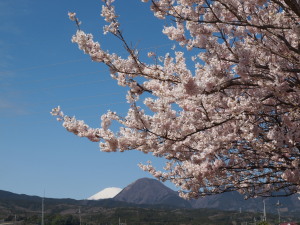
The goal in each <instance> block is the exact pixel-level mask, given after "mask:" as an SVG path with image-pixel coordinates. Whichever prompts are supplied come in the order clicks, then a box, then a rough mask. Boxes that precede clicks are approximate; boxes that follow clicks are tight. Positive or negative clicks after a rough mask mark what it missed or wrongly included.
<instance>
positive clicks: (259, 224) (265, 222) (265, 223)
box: [257, 221, 269, 225]
mask: <svg viewBox="0 0 300 225" xmlns="http://www.w3.org/2000/svg"><path fill="white" fill-rule="evenodd" d="M257 225H269V223H268V222H267V221H260V222H258V223H257Z"/></svg>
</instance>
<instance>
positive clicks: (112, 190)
mask: <svg viewBox="0 0 300 225" xmlns="http://www.w3.org/2000/svg"><path fill="white" fill-rule="evenodd" d="M121 191H122V189H121V188H117V187H109V188H105V189H103V190H102V191H100V192H98V193H97V194H94V195H93V196H91V197H89V198H88V200H100V199H108V198H113V197H115V196H116V195H117V194H119V193H120V192H121Z"/></svg>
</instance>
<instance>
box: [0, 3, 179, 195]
mask: <svg viewBox="0 0 300 225" xmlns="http://www.w3.org/2000/svg"><path fill="white" fill-rule="evenodd" d="M101 4H102V2H101V1H100V0H89V1H82V0H63V1H62V0H51V1H46V0H41V1H31V0H1V1H0V20H1V23H0V159H1V163H0V180H1V181H0V190H6V191H11V192H15V193H23V194H29V195H38V196H42V195H43V193H44V190H45V195H46V197H55V198H65V197H69V198H75V199H84V198H87V197H89V196H91V195H93V194H95V193H96V192H98V191H100V190H101V189H104V188H106V187H111V186H115V187H121V188H123V187H125V186H126V185H128V184H130V183H131V182H133V181H135V180H136V179H138V178H141V177H146V176H148V177H149V175H148V174H147V173H146V172H143V171H141V170H140V169H139V167H138V166H137V164H138V163H139V162H143V163H146V161H147V160H149V159H150V160H153V157H151V155H145V154H143V153H140V152H136V151H134V152H133V151H132V152H125V153H104V152H100V151H99V147H98V143H91V142H89V141H88V140H86V139H82V138H78V137H76V136H75V135H73V134H71V133H69V132H67V131H66V130H65V129H64V128H63V127H62V126H61V124H60V123H58V122H57V121H56V120H55V118H54V117H52V116H51V115H50V113H49V112H50V111H51V109H52V108H54V107H56V106H57V105H60V106H61V107H62V109H63V111H64V112H65V113H66V114H68V115H76V117H77V118H78V119H83V120H85V121H86V122H87V123H88V124H89V125H90V126H91V127H97V126H99V124H100V119H99V118H100V116H101V115H102V114H103V113H105V112H106V111H107V110H108V109H110V110H112V111H117V112H119V113H120V114H125V113H126V109H127V108H128V105H127V103H126V99H125V93H126V90H125V89H124V88H122V87H119V86H117V84H116V82H115V81H114V80H112V79H111V78H110V76H109V73H108V71H107V68H106V67H105V66H103V65H100V64H97V63H94V62H92V61H91V60H90V59H89V57H88V56H87V55H84V54H83V53H82V52H81V51H80V50H79V49H78V47H77V46H76V45H75V44H73V43H71V41H70V39H71V36H72V35H73V34H74V33H75V32H76V27H75V25H74V24H73V23H72V21H70V20H69V19H68V16H67V13H68V11H71V12H73V11H75V12H76V13H77V15H78V17H79V19H80V20H81V21H82V29H83V30H84V31H86V32H90V33H93V34H94V36H95V39H97V40H98V41H99V42H100V43H101V46H102V47H103V48H104V49H109V50H110V51H111V52H117V53H119V54H121V55H124V56H125V55H126V54H125V51H124V50H123V47H122V44H121V43H120V42H119V41H117V40H116V39H115V38H113V36H111V35H108V36H104V35H103V32H102V26H103V25H104V24H105V23H104V21H103V20H102V18H101V17H100V10H101ZM116 11H117V12H118V14H119V15H120V22H121V24H122V30H123V32H124V36H125V37H126V39H127V40H128V43H130V44H132V45H137V47H138V49H140V51H141V54H144V55H146V54H147V51H156V52H157V53H158V54H164V53H165V52H167V51H169V49H170V48H171V47H172V44H173V43H171V42H169V41H168V40H167V38H166V37H165V36H163V35H162V34H161V30H162V28H163V25H164V24H165V22H164V21H159V20H157V19H155V18H154V17H153V15H152V13H151V12H150V10H149V5H148V4H145V3H141V2H140V1H139V0H131V1H121V0H119V1H118V0H117V2H116ZM154 161H155V163H156V164H157V165H160V164H161V160H156V159H154ZM168 186H169V187H173V186H172V185H170V184H168Z"/></svg>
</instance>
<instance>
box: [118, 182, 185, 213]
mask: <svg viewBox="0 0 300 225" xmlns="http://www.w3.org/2000/svg"><path fill="white" fill-rule="evenodd" d="M114 199H115V200H118V201H124V202H129V203H135V204H150V205H153V204H161V205H173V206H177V207H190V205H189V203H188V202H187V201H185V200H184V199H181V198H180V197H179V196H178V193H177V192H176V191H173V190H172V189H170V188H168V187H166V186H165V185H163V184H162V183H161V182H160V181H158V180H155V179H151V178H141V179H138V180H136V181H135V182H133V183H131V184H130V185H128V186H127V187H125V188H124V189H123V190H122V191H121V192H120V193H119V194H118V195H116V197H114Z"/></svg>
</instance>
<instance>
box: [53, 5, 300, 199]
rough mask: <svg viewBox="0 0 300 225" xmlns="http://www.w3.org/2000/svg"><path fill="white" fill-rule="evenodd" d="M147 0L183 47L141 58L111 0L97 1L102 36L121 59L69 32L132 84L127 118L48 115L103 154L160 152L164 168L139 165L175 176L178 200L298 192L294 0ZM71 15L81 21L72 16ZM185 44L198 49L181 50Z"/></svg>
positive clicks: (299, 89) (298, 68) (299, 67)
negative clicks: (95, 121) (97, 124)
mask: <svg viewBox="0 0 300 225" xmlns="http://www.w3.org/2000/svg"><path fill="white" fill-rule="evenodd" d="M142 1H143V2H148V0H142ZM150 2H151V10H152V11H153V13H154V15H155V16H156V17H157V18H159V19H166V20H168V22H170V24H171V25H169V26H165V27H164V29H163V33H164V34H165V35H167V36H168V37H169V39H170V40H172V41H174V43H178V44H179V45H180V46H181V51H175V50H174V51H173V50H171V53H167V54H166V55H165V56H164V57H162V56H157V55H155V53H153V52H148V53H147V54H148V56H149V57H150V61H151V59H152V60H153V63H152V64H150V63H146V62H143V61H142V60H141V59H140V55H141V54H142V53H141V52H139V51H138V50H137V49H133V48H130V47H129V45H128V44H127V42H126V40H125V39H124V37H123V34H122V32H121V30H120V29H119V27H120V23H119V21H118V16H117V15H116V13H115V8H114V6H113V5H112V3H113V0H106V1H104V5H103V6H102V14H101V15H102V16H103V17H104V19H105V21H106V22H108V25H106V26H105V27H104V33H105V34H106V33H111V34H113V35H114V36H115V37H117V38H118V39H119V40H120V41H121V43H122V44H123V45H124V46H125V49H126V50H127V52H128V57H127V58H122V57H121V56H118V55H117V54H113V53H109V52H108V51H106V50H104V49H103V48H102V47H101V46H100V44H99V43H98V42H96V41H94V39H93V36H92V35H91V34H86V33H84V31H83V30H81V29H78V31H77V33H76V35H74V36H73V38H72V41H73V42H74V43H77V44H78V46H79V48H80V49H81V50H83V51H84V53H86V54H88V55H90V57H91V58H92V60H93V61H95V62H99V63H104V64H106V65H107V66H108V67H109V68H110V73H111V76H112V78H113V79H115V80H117V82H118V85H120V86H124V87H129V89H130V90H129V91H128V94H127V96H126V97H127V100H128V102H129V103H131V106H130V108H129V110H128V114H127V116H126V117H121V116H120V115H118V114H117V113H116V112H111V111H108V112H107V113H106V114H104V115H103V116H102V117H101V120H102V122H101V128H95V129H94V128H90V127H89V126H88V125H87V124H85V123H84V121H82V120H77V119H76V118H75V117H69V116H66V115H64V113H63V112H62V111H61V109H60V107H57V108H55V109H53V111H52V114H53V115H54V116H57V117H58V120H62V121H63V126H64V127H65V128H66V129H67V130H68V131H70V132H72V133H74V134H76V135H78V136H80V137H87V138H88V139H90V140H91V141H94V142H100V148H101V150H102V151H105V152H114V151H122V152H123V151H126V150H133V149H135V150H138V151H142V152H144V153H151V154H153V155H154V156H157V157H164V158H165V159H167V160H168V162H167V163H166V166H165V171H159V170H157V169H155V168H154V167H153V166H152V165H151V164H150V163H149V164H147V165H140V167H141V168H142V169H143V170H145V171H148V172H150V173H151V174H153V176H154V177H156V178H158V179H160V180H162V181H165V180H170V181H172V182H173V183H174V184H175V185H176V186H178V187H180V188H181V190H182V191H183V192H182V193H181V195H182V196H184V197H188V198H197V197H200V196H205V195H212V194H218V193H223V192H227V191H233V190H238V191H239V192H241V193H243V194H244V195H245V197H253V196H273V195H274V192H277V191H280V190H281V191H282V192H281V194H284V195H289V194H292V193H295V192H297V191H299V189H300V173H299V172H300V170H299V164H300V158H299V156H300V153H299V150H300V95H299V94H300V79H299V78H300V57H299V56H300V41H299V37H300V25H299V23H300V2H299V0H152V1H150ZM128 5H130V3H129V2H128ZM69 16H70V19H71V20H73V21H75V22H76V23H77V25H78V28H79V24H80V22H79V20H78V19H77V17H76V14H75V13H69ZM172 21H173V22H172ZM186 50H192V53H194V56H193V57H191V58H189V57H186V56H185V52H186ZM187 61H188V62H189V65H190V63H194V67H191V66H187ZM145 93H146V95H145ZM112 121H117V122H119V123H120V129H119V132H117V133H114V132H112V131H111V130H110V129H109V127H110V124H111V122H112Z"/></svg>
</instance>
